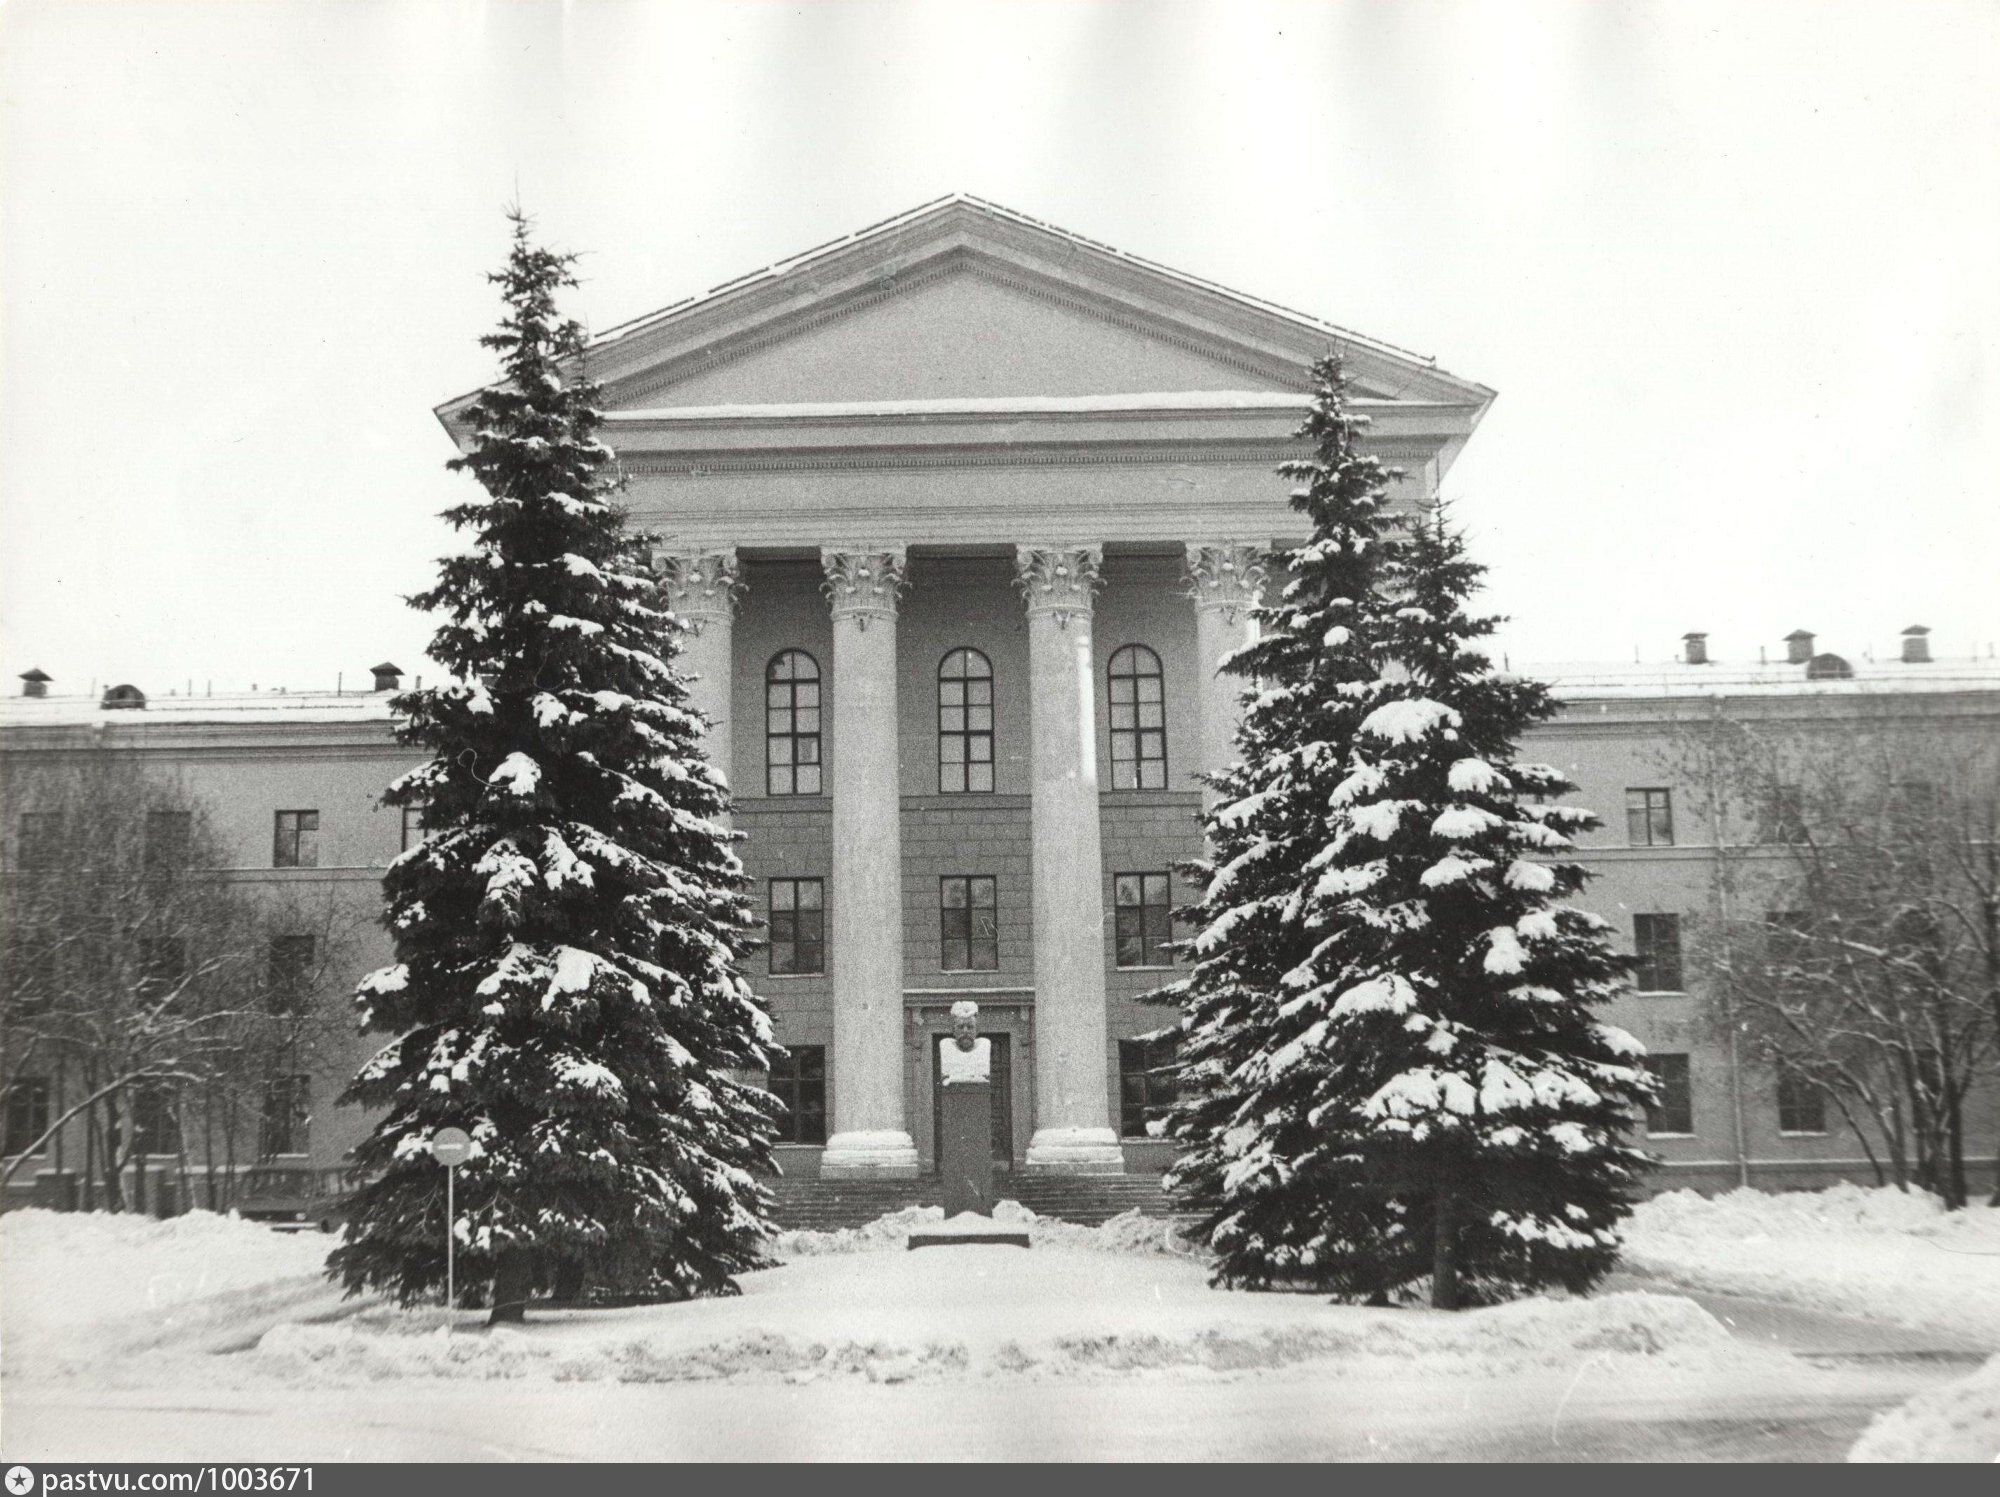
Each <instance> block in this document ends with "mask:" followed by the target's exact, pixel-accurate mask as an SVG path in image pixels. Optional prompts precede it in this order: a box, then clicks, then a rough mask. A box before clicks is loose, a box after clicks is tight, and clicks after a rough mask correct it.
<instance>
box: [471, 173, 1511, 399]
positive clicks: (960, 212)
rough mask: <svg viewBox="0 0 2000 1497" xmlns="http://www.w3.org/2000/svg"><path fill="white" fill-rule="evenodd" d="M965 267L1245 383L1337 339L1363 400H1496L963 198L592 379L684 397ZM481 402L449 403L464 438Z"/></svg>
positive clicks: (1400, 354) (699, 319)
mask: <svg viewBox="0 0 2000 1497" xmlns="http://www.w3.org/2000/svg"><path fill="white" fill-rule="evenodd" d="M952 276H972V277H976V278H978V279H981V280H984V281H989V282H992V283H994V284H997V285H1000V286H1003V287H1005V288H1006V289H1007V290H1008V291H1010V292H1012V293H1014V294H1016V295H1021V296H1027V297H1030V298H1033V299H1035V300H1037V301H1041V302H1044V303H1047V304H1050V305H1053V306H1057V307H1060V308H1062V309H1064V310H1066V311H1068V312H1070V313H1073V314H1076V315H1078V316H1081V317H1085V318H1088V319H1094V320H1097V321H1099V322H1102V323H1105V324H1108V325H1110V326H1114V327H1116V328H1119V329H1121V330H1122V331H1124V332H1127V333H1132V334H1137V335H1140V336H1142V337H1145V338H1148V339H1152V340H1156V341H1158V342H1160V343H1163V344H1166V345H1170V346H1172V347H1174V348H1177V349H1180V350H1183V351H1185V352H1187V353H1191V354H1193V355H1196V356H1198V357H1200V358H1202V359H1204V360H1207V361H1209V362H1211V363H1214V364H1216V365H1218V366H1221V367H1223V368H1227V369H1231V370H1235V371H1239V372H1240V373H1241V374H1243V375H1244V376H1245V380H1244V382H1245V384H1246V385H1251V386H1254V385H1256V384H1258V383H1267V384H1270V385H1272V386H1275V387H1277V388H1278V389H1279V390H1285V389H1296V388H1297V387H1298V385H1299V382H1300V380H1301V377H1302V370H1303V366H1304V365H1305V364H1306V363H1307V362H1309V361H1310V360H1311V359H1313V358H1315V357H1318V356H1319V355H1321V354H1323V353H1325V352H1328V351H1329V350H1332V349H1335V348H1338V349H1339V350H1340V351H1341V352H1342V353H1343V355H1344V356H1345V358H1346V360H1347V363H1348V367H1349V370H1350V373H1351V374H1352V375H1353V377H1354V378H1355V381H1356V385H1357V389H1358V392H1359V393H1360V394H1362V395H1364V396H1370V397H1374V398H1376V399H1380V400H1385V401H1391V402H1398V403H1402V402H1410V403H1415V404H1420V405H1425V406H1430V407H1448V408H1451V409H1453V410H1455V411H1457V412H1459V413H1460V419H1459V420H1458V421H1456V422H1454V423H1452V424H1454V425H1458V426H1460V427H1462V429H1463V430H1464V431H1465V432H1467V433H1469V431H1470V428H1471V426H1472V425H1474V424H1476V423H1477V420H1478V418H1479V416H1480V415H1481V414H1483V412H1484V410H1485V408H1486V406H1487V405H1488V404H1489V403H1490V401H1491V400H1492V396H1493V392H1492V391H1490V390H1488V389H1486V388H1485V387H1484V386H1481V385H1477V384H1474V383H1472V382H1470V381H1466V380H1462V379H1459V378H1457V377H1455V376H1453V375H1450V374H1447V373H1445V372H1444V371H1443V370H1440V369H1439V368H1438V367H1437V366H1436V364H1435V362H1434V361H1432V360H1429V359H1427V358H1424V357H1423V356H1421V355H1417V354H1412V353H1409V352H1408V351H1406V350H1402V349H1397V348H1394V347H1393V346H1392V345H1389V344H1385V343H1381V342H1379V341H1377V340H1373V339H1369V338H1366V337H1363V336H1362V335H1359V334H1356V333H1352V332H1349V331H1347V330H1345V329H1342V328H1339V327H1336V326H1334V325H1333V324H1331V323H1326V322H1323V321H1320V320H1319V319H1316V318H1313V317H1310V316H1307V315H1305V314H1303V313H1298V312H1294V311H1291V310H1289V309H1286V308H1282V307H1278V306H1276V305H1274V304H1271V303H1268V302H1263V301H1260V300H1258V299H1257V298H1254V297H1250V296H1246V295H1244V294H1242V293H1239V292H1235V291H1231V290H1229V289H1227V288H1225V287H1221V286H1218V285H1215V284H1213V283H1210V282H1206V281H1202V280H1200V279H1198V278H1196V277H1192V276H1188V275H1184V274H1182V273H1180V272H1176V271H1172V270H1169V269H1167V268H1166V267H1164V266H1159V265H1155V264H1153V263H1151V262H1149V261H1145V260H1142V259H1139V258H1138V257H1136V256H1132V255H1129V254H1126V253H1124V252H1122V251H1118V250H1115V249H1112V248H1110V247H1109V246H1106V245H1101V244H1097V243H1095V242H1094V241H1091V240H1088V239H1084V238H1082V237H1080V236H1077V235H1074V234H1070V233H1067V232H1066V231H1063V230H1060V229H1057V228H1055V227H1053V226H1051V225H1048V224H1043V223H1040V222H1038V221H1036V220H1034V219H1031V218H1028V217H1026V216H1025V215H1022V214H1017V213H1014V212H1012V211H1011V210H1008V209H1004V208H1000V207H998V206H996V205H993V204H989V203H984V202H981V201H979V200H977V199H972V198H965V197H956V198H949V199H945V200H942V201H940V202H937V203H932V204H927V205H925V206H924V207H922V208H919V209H915V210H912V211H911V212H910V213H907V214H904V215H901V216H900V217H898V218H895V219H891V220H888V221H886V222H885V223H882V224H878V225H875V226H874V227H872V228H870V229H866V230H863V231H861V232H860V233H857V234H854V235H850V236H848V237H847V238H845V239H842V240H837V241H835V242H833V243H831V244H828V245H823V246H820V247H819V248H818V249H815V250H811V251H808V252H806V253H805V254H803V255H799V256H795V257H793V258H792V259H790V260H786V261H782V262H779V263H778V264H776V265H772V266H770V267H767V268H766V269H764V270H761V271H757V272H755V273H753V274H751V275H748V276H745V277H742V278H740V279H738V280H736V281H733V282H730V283H728V284H726V285H723V286H720V287H717V288H716V289H715V290H713V291H710V292H708V293H706V294H704V295H702V296H698V297H694V298H690V299H689V300H687V301H685V302H681V303H678V304H676V305H674V306H671V307H668V308H665V309H663V310H662V311H660V312H657V313H654V314H652V315H650V316H647V317H643V318H639V319H637V320H635V321H633V322H629V323H626V324H623V325H621V326H618V327H614V328H612V329H610V330H608V331H607V332H605V333H603V334H601V335H599V336H598V337H596V338H595V339H593V340H592V343H591V346H590V358H591V365H592V373H593V374H594V375H595V377H596V378H597V379H598V381H599V382H600V383H601V384H602V385H603V386H604V389H605V394H606V398H605V404H606V405H607V406H608V407H610V408H612V409H614V410H617V409H619V408H624V409H628V410H629V409H633V408H645V407H648V406H653V407H664V406H671V405H672V404H674V403H675V402H674V400H673V395H672V391H673V389H674V387H675V386H676V385H678V384H681V383H683V382H685V381H687V380H690V379H692V378H695V377H697V376H700V375H703V374H706V373H708V372H709V371H712V370H715V369H718V368H720V367H722V366H724V365H726V364H728V363H730V362H731V361H733V360H736V359H739V358H743V357H746V356H748V355H750V354H753V353H755V352H757V351H758V350H761V349H767V348H770V347H772V346H773V345H774V344H779V343H782V342H784V341H786V340H787V339H792V338H797V337H801V336H803V335H805V334H807V333H809V332H811V331H813V330H814V329H817V328H823V327H826V326H827V325H829V324H832V323H836V322H839V321H841V320H843V319H846V318H849V317H852V316H854V315H856V314H857V313H861V312H865V311H867V310H868V309H870V308H872V307H877V306H880V305H881V304H882V303H884V302H886V301H888V300H891V299H893V298H895V297H898V296H903V295H907V294H909V293H911V292H913V291H916V290H919V289H921V288H923V287H925V286H927V285H931V284H933V283H935V282H937V281H939V280H942V279H944V278H947V277H952ZM471 398H472V397H471V396H470V395H467V396H462V397H460V398H459V399H457V400H454V401H450V402H447V403H446V404H445V405H444V406H441V407H440V408H439V410H438V415H439V417H440V419H442V420H443V421H444V422H445V424H446V426H447V428H451V429H453V434H454V436H455V437H456V436H458V435H460V432H459V431H458V429H457V426H458V423H457V420H456V418H457V417H458V416H459V415H460V414H461V413H462V411H463V408H464V407H465V406H466V405H467V404H468V403H469V401H470V400H471Z"/></svg>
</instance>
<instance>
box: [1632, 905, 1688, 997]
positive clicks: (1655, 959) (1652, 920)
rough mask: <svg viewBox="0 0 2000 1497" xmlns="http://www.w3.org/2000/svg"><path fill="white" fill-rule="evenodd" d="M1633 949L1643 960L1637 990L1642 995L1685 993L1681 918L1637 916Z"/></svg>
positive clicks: (1635, 981) (1637, 973)
mask: <svg viewBox="0 0 2000 1497" xmlns="http://www.w3.org/2000/svg"><path fill="white" fill-rule="evenodd" d="M1632 947H1633V950H1634V951H1635V952H1636V953H1637V955H1638V958H1639V965H1638V968H1637V969H1636V970H1635V971H1634V972H1633V973H1632V984H1633V986H1634V987H1636V988H1637V989H1638V990H1639V991H1640V992H1642V993H1678V992H1681V991H1683V983H1682V981H1681V917H1680V916H1679V915H1634V916H1633V917H1632Z"/></svg>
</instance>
